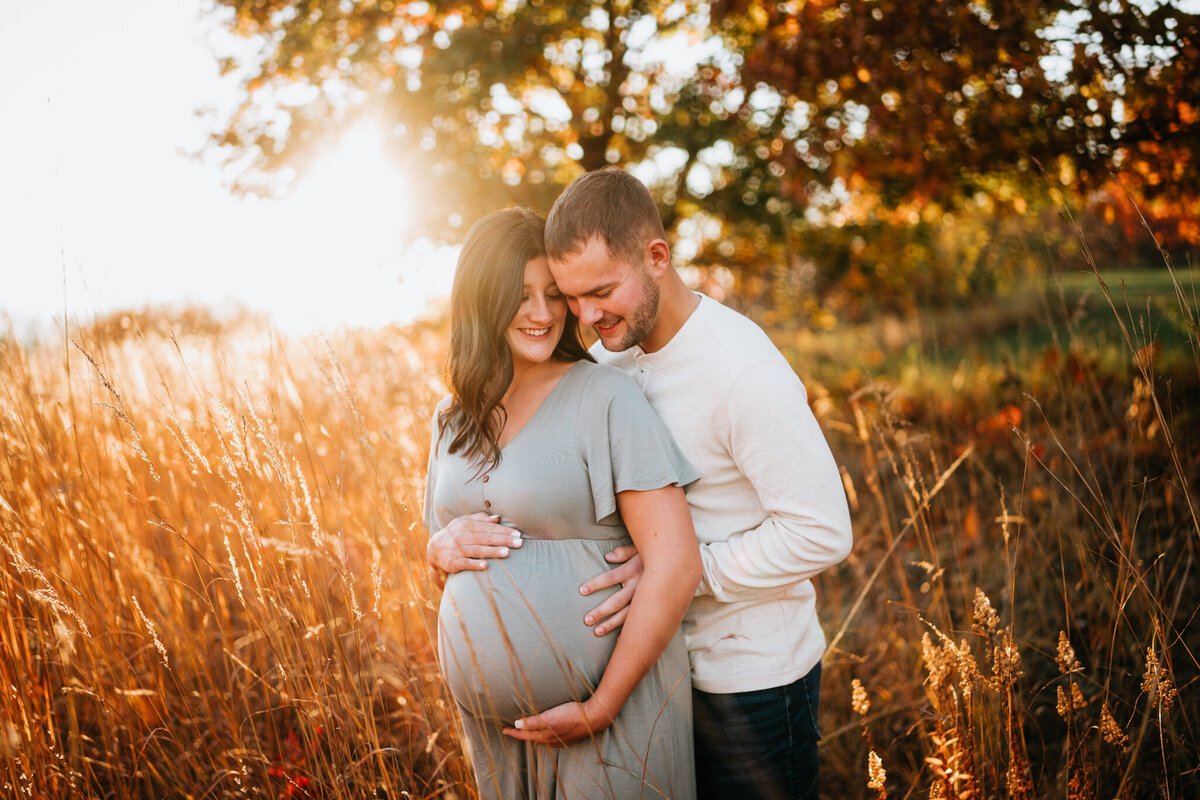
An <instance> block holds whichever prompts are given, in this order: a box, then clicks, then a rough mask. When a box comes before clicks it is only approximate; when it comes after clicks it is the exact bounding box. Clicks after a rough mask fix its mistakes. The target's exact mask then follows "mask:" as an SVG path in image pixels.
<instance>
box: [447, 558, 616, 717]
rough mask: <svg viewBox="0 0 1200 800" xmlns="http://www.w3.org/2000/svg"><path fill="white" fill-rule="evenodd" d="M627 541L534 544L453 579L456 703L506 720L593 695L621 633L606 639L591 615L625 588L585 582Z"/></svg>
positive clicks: (451, 670)
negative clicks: (583, 588)
mask: <svg viewBox="0 0 1200 800" xmlns="http://www.w3.org/2000/svg"><path fill="white" fill-rule="evenodd" d="M617 544H620V542H611V541H592V540H583V539H568V540H555V541H550V540H538V539H530V540H526V541H525V543H524V545H523V546H522V547H521V548H520V549H519V550H513V551H511V554H510V555H509V557H508V558H506V559H496V560H493V561H491V562H489V565H488V568H487V569H486V570H483V571H480V572H459V573H455V574H454V575H451V576H450V577H449V579H448V580H447V581H446V589H445V592H444V593H443V595H442V604H441V608H440V609H439V611H438V646H439V650H440V655H441V662H442V671H443V672H444V673H445V675H446V681H447V683H448V685H449V687H450V691H451V692H452V693H453V695H454V699H455V700H457V701H458V703H459V704H460V705H461V706H462V707H463V708H464V709H466V711H468V712H469V713H471V714H472V715H474V716H476V717H479V718H481V719H484V720H489V721H492V722H495V723H498V724H504V723H511V722H512V721H513V720H514V719H516V718H518V717H522V716H526V715H529V714H536V713H537V712H539V711H545V710H546V709H548V708H552V707H553V706H556V705H559V704H561V703H565V702H568V701H571V700H584V699H587V697H588V696H589V695H590V694H591V693H592V691H593V690H594V689H595V687H596V685H597V684H598V683H599V681H600V676H601V675H603V673H604V668H605V666H606V665H607V664H608V659H609V656H611V655H612V651H613V647H614V646H615V645H616V639H617V635H616V633H615V632H613V633H608V634H606V635H605V636H602V637H597V636H596V635H595V634H594V633H592V629H591V628H589V627H588V626H587V625H584V624H583V616H584V614H585V613H587V612H588V611H590V610H591V609H592V608H594V607H595V606H596V605H597V604H598V603H599V602H600V601H601V600H602V599H603V598H605V597H607V596H608V595H609V594H612V593H613V592H614V591H616V589H615V588H614V589H605V590H604V591H602V592H596V593H593V594H591V595H589V596H587V597H584V596H582V595H580V594H579V585H580V584H581V583H583V582H584V581H586V580H588V579H589V578H592V577H595V576H596V575H598V574H600V573H601V572H603V571H604V570H605V569H607V568H608V567H609V566H610V565H609V564H607V562H605V561H604V554H605V553H607V552H608V551H609V550H611V549H613V547H615V546H616V545H617Z"/></svg>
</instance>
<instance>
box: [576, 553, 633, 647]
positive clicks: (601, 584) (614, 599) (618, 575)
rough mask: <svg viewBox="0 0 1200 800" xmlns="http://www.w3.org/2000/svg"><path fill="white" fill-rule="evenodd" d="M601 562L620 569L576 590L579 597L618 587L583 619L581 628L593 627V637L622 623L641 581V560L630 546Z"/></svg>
mask: <svg viewBox="0 0 1200 800" xmlns="http://www.w3.org/2000/svg"><path fill="white" fill-rule="evenodd" d="M604 560H605V561H607V562H609V563H610V564H620V566H618V567H615V568H614V569H610V570H609V571H608V572H604V573H601V574H599V575H597V576H596V577H594V578H592V579H591V580H590V581H588V582H587V583H585V584H583V585H582V586H580V587H579V593H580V594H582V595H589V594H592V593H594V592H598V591H599V590H601V589H606V588H608V587H609V586H620V587H621V588H620V589H618V590H617V591H616V592H614V593H613V594H611V595H609V596H608V598H607V599H605V601H604V602H603V603H601V604H600V605H598V606H596V607H595V608H593V609H592V610H591V611H589V612H588V613H587V615H586V616H585V617H584V618H583V622H584V624H585V625H595V626H596V628H595V632H596V635H597V636H603V635H604V634H606V633H608V632H609V631H611V630H615V629H617V628H619V627H621V625H622V624H623V623H624V622H625V615H626V614H627V613H629V604H630V603H631V602H632V601H633V592H634V589H636V588H637V584H638V581H639V580H640V579H641V577H642V557H641V556H640V555H639V554H638V551H637V548H636V547H634V546H633V545H625V546H623V547H618V548H616V549H615V550H613V551H612V552H611V553H608V554H607V555H605V556H604Z"/></svg>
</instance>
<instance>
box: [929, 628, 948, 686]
mask: <svg viewBox="0 0 1200 800" xmlns="http://www.w3.org/2000/svg"><path fill="white" fill-rule="evenodd" d="M921 660H922V661H924V662H925V669H926V671H927V672H928V673H929V685H930V686H931V687H932V688H933V689H934V690H936V689H937V688H938V687H939V686H941V685H942V683H943V682H944V681H945V679H946V676H947V675H948V674H949V672H950V668H951V664H952V662H951V660H950V659H949V658H947V657H946V652H945V650H943V649H942V648H941V647H939V646H935V645H934V643H933V637H931V636H930V635H929V634H928V633H925V634H924V635H923V636H922V637H921Z"/></svg>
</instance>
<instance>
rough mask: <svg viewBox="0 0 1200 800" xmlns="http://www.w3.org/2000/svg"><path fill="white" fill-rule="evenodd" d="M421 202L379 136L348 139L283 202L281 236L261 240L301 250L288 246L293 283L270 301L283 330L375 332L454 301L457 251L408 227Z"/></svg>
mask: <svg viewBox="0 0 1200 800" xmlns="http://www.w3.org/2000/svg"><path fill="white" fill-rule="evenodd" d="M416 201H417V199H416V197H415V195H414V190H413V186H412V184H411V183H410V182H409V181H408V179H407V178H406V177H405V175H404V174H403V173H402V172H401V171H400V170H399V169H398V168H397V167H396V166H395V165H394V164H393V163H392V162H391V161H390V160H389V159H388V158H387V157H386V154H385V153H384V151H383V148H382V139H381V137H380V135H379V132H378V131H377V130H375V129H374V128H372V127H369V126H365V125H364V126H360V127H357V128H354V129H352V130H350V131H349V132H347V134H346V135H344V136H343V137H342V138H341V140H340V141H339V142H338V143H337V145H335V146H334V148H333V149H332V150H330V151H329V153H328V154H326V155H324V156H321V157H319V159H318V161H317V163H316V164H315V165H314V166H313V168H312V170H311V171H310V172H308V173H307V174H305V175H304V176H303V177H302V178H300V179H299V181H298V182H297V185H296V187H295V191H294V193H293V194H292V196H290V197H288V198H287V199H285V200H282V201H278V202H277V205H278V209H277V210H278V212H279V214H278V220H279V228H278V229H276V230H274V231H269V232H268V231H264V232H262V233H263V235H266V236H273V237H282V238H284V239H286V240H287V241H288V242H290V243H291V244H293V245H298V246H289V247H287V248H286V250H287V252H288V253H289V255H290V261H291V263H289V264H287V265H286V266H285V267H284V269H283V270H282V272H281V274H282V275H286V276H287V279H286V280H285V281H283V283H285V284H287V285H285V286H284V287H283V288H281V289H280V290H279V292H278V294H277V295H275V296H273V297H272V299H271V302H270V307H269V309H268V310H269V311H270V312H271V315H272V317H273V318H274V319H275V320H276V321H277V322H278V323H279V324H280V325H281V326H282V327H284V328H311V327H313V326H314V325H316V326H319V327H331V326H334V325H338V324H349V325H352V326H377V325H383V324H387V323H389V322H403V321H408V320H411V319H414V318H416V317H418V316H420V315H421V314H423V313H426V312H427V311H428V310H429V309H430V308H431V304H432V303H434V302H436V300H437V298H439V297H444V296H445V295H447V294H448V293H449V287H450V281H451V279H452V277H453V263H454V259H455V257H456V253H457V250H456V248H448V247H436V246H434V245H433V244H431V243H429V242H428V241H421V240H418V241H416V242H415V243H414V242H413V237H414V235H415V233H416V232H415V231H412V230H411V229H409V227H408V219H409V217H410V210H411V208H412V207H413V203H414V202H416ZM281 266H282V265H281ZM297 278H299V280H295V279H297Z"/></svg>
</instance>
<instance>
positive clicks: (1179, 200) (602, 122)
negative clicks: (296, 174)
mask: <svg viewBox="0 0 1200 800" xmlns="http://www.w3.org/2000/svg"><path fill="white" fill-rule="evenodd" d="M220 5H221V6H225V7H228V10H231V11H232V14H229V11H228V10H222V11H221V12H220V13H222V14H225V15H226V16H224V17H222V18H223V19H224V20H225V22H226V25H227V27H228V28H229V29H230V30H231V31H233V32H235V33H237V34H239V35H242V36H245V37H249V38H252V39H254V41H256V42H257V44H258V45H259V47H258V49H257V52H256V54H255V55H254V56H252V57H251V58H248V59H243V60H241V61H238V60H236V59H229V60H227V62H226V66H227V68H228V69H230V70H238V71H239V72H240V74H241V75H242V76H243V80H242V86H243V89H244V96H243V100H242V103H241V105H240V106H239V107H238V108H237V109H236V111H235V112H234V113H233V114H232V115H231V116H230V117H229V118H228V119H225V120H222V121H221V123H220V130H218V131H216V132H215V133H214V135H213V140H212V143H213V146H214V147H215V148H216V149H217V150H219V151H221V152H223V153H224V154H225V155H226V157H227V158H228V159H229V160H230V162H231V163H234V164H237V165H238V166H239V168H240V171H239V173H238V174H239V177H238V178H237V180H236V188H237V189H239V190H251V191H253V190H262V189H264V188H265V187H269V186H271V185H272V183H273V182H274V181H276V179H277V175H278V173H279V172H280V170H282V169H284V168H287V167H291V168H303V166H304V164H305V162H306V160H307V159H308V157H309V156H310V155H311V154H312V153H313V152H314V151H316V150H318V149H319V147H318V146H319V145H320V144H321V143H322V142H326V141H328V140H329V139H330V138H331V137H335V136H337V135H338V134H339V132H341V131H342V130H344V129H345V128H346V127H347V126H348V125H350V124H352V123H354V122H356V121H362V120H368V121H370V122H372V123H373V124H375V125H376V126H377V127H378V129H379V131H380V132H381V133H380V135H381V136H382V137H384V139H385V140H386V145H387V150H388V151H389V152H390V153H392V154H393V155H394V156H395V157H396V158H397V160H399V161H400V162H402V164H403V167H404V169H405V171H406V172H407V173H408V174H409V175H410V176H411V178H412V181H413V185H414V186H415V187H419V191H420V192H421V194H422V203H421V204H420V205H419V209H418V211H417V212H416V215H417V216H416V219H414V220H412V228H413V229H414V230H420V231H423V232H424V233H426V234H427V235H430V236H433V237H435V238H440V239H454V238H457V237H458V236H459V235H461V233H462V231H464V230H465V227H466V226H467V225H468V224H469V223H470V222H471V221H472V220H474V219H475V218H477V217H478V216H480V215H482V214H483V213H486V212H488V211H491V210H494V209H495V208H497V207H499V206H504V205H508V204H513V203H519V204H524V205H528V206H531V207H533V208H535V209H537V210H540V211H546V210H547V209H548V208H549V206H550V204H551V203H552V201H553V199H554V197H555V196H556V194H557V193H558V191H559V190H560V189H561V188H562V186H564V185H565V184H566V183H568V182H569V181H570V180H571V179H573V178H574V177H575V176H576V175H578V174H579V173H580V172H581V171H583V170H590V169H595V168H597V167H600V166H603V165H605V164H609V163H615V164H626V165H635V164H638V165H643V166H645V167H647V168H648V172H647V173H646V174H648V175H653V176H654V177H653V178H652V183H653V184H654V186H653V188H654V190H655V191H656V192H657V193H658V195H659V197H660V200H661V204H662V208H663V212H664V218H665V220H666V222H667V223H668V228H669V229H670V230H672V232H673V235H675V236H676V237H677V238H678V239H686V240H690V241H689V249H694V250H696V251H697V252H698V256H697V259H696V261H695V263H697V264H698V265H699V266H702V267H705V266H707V267H724V268H729V269H731V270H733V271H734V272H735V273H736V274H737V275H738V280H739V289H741V290H745V291H748V292H750V294H751V298H750V299H752V300H756V301H760V302H763V303H766V304H769V305H772V306H774V307H775V308H777V309H779V310H780V311H788V310H791V309H796V308H798V307H800V306H803V305H805V304H806V303H807V305H808V306H809V307H810V310H811V307H812V301H810V300H804V299H802V298H800V297H798V293H800V292H804V291H808V290H817V291H824V290H828V289H838V288H840V289H843V290H850V289H852V287H853V286H858V287H859V289H858V290H859V291H863V292H866V291H878V290H889V289H890V290H895V289H896V288H897V287H904V288H906V289H907V290H908V292H909V293H912V294H920V293H923V292H925V291H926V289H928V290H929V291H931V292H932V294H931V295H930V296H929V297H928V299H930V300H932V301H934V302H938V301H943V300H945V299H947V298H951V297H954V296H960V295H961V294H963V293H964V290H965V291H966V293H970V292H974V291H980V290H987V289H989V288H991V287H993V286H994V285H996V284H997V283H1003V282H1005V281H1011V280H1013V279H1014V277H1015V276H1019V275H1020V274H1021V270H1022V267H1021V261H1020V259H1017V260H1016V261H1013V260H1008V259H1001V258H999V257H998V256H997V253H998V252H999V250H997V248H996V247H995V242H996V241H997V240H998V237H999V238H1000V239H1012V240H1014V241H1015V240H1017V239H1019V238H1020V236H1022V235H1025V234H1036V232H1038V231H1039V230H1041V229H1042V227H1043V226H1044V210H1045V209H1049V208H1056V207H1057V206H1058V205H1059V204H1060V202H1061V200H1062V198H1061V197H1060V196H1059V195H1058V194H1057V192H1059V191H1061V192H1063V193H1066V194H1067V195H1068V196H1069V198H1071V199H1072V200H1073V202H1074V203H1075V204H1078V205H1085V206H1090V207H1093V208H1094V209H1095V211H1096V215H1097V216H1096V219H1097V220H1100V221H1102V222H1103V223H1105V224H1112V225H1118V226H1119V227H1120V228H1121V230H1122V231H1124V232H1126V233H1128V231H1129V227H1130V224H1131V222H1132V221H1133V219H1132V216H1131V214H1130V212H1129V211H1128V209H1129V208H1130V205H1129V203H1128V197H1127V196H1126V192H1127V191H1128V192H1129V193H1130V194H1131V195H1132V197H1133V198H1134V199H1135V200H1136V201H1137V202H1138V203H1139V204H1140V205H1141V207H1142V208H1143V210H1144V211H1145V212H1146V213H1147V215H1148V216H1149V217H1150V218H1151V221H1152V223H1153V225H1154V227H1155V230H1156V232H1157V233H1158V234H1159V235H1160V238H1161V241H1160V243H1161V244H1165V245H1167V246H1184V245H1189V244H1190V245H1194V244H1196V243H1197V242H1200V222H1197V220H1198V219H1200V196H1198V195H1197V194H1196V192H1195V189H1194V188H1193V187H1195V186H1200V170H1198V169H1197V158H1196V154H1197V147H1196V144H1197V141H1198V138H1197V137H1198V127H1197V123H1198V121H1200V104H1198V103H1197V101H1196V98H1197V97H1200V63H1198V62H1200V15H1197V14H1190V13H1186V12H1184V11H1183V10H1181V9H1180V8H1179V7H1178V6H1177V5H1175V4H1170V3H1156V2H1146V3H1119V2H1099V0H1052V2H1031V0H1004V1H1003V2H990V3H966V2H938V3H915V4H914V3H901V2H899V0H873V1H872V2H854V3H851V2H843V3H834V2H830V1H829V0H808V1H807V2H806V1H805V0H789V1H788V2H783V3H764V2H762V0H719V1H718V2H716V3H713V4H711V5H710V4H708V3H688V2H679V3H669V2H666V0H621V1H620V2H614V3H600V2H595V1H594V0H508V1H506V2H503V3H497V2H496V1H495V0H433V2H426V1H425V0H422V1H421V2H415V3H395V2H392V0H365V1H364V2H350V1H349V0H307V1H304V2H301V1H300V0H286V1H285V0H256V1H255V2H246V1H245V0H220ZM667 53H671V54H672V55H671V56H668V55H666V54H667ZM680 53H684V54H685V56H686V58H685V59H684V60H685V61H686V62H687V65H689V66H685V67H684V68H683V72H680V68H679V67H678V63H679V54H680ZM672 58H673V59H674V64H675V66H672V63H669V62H671V61H672ZM690 65H694V68H693V67H692V66H690ZM1113 175H1115V176H1116V178H1117V179H1118V180H1119V181H1120V184H1119V185H1118V184H1117V183H1114V182H1113ZM1051 187H1053V190H1051ZM947 214H949V215H952V216H949V217H947V216H944V215H947ZM700 221H702V222H704V223H705V224H703V225H701V224H699V222H700ZM968 223H972V224H978V225H979V226H981V230H968V229H967V225H968ZM944 228H948V230H944ZM980 239H981V240H982V242H980V241H974V240H980ZM860 240H861V241H863V242H865V249H864V247H861V246H860V245H859V244H857V242H859V241H860ZM948 240H954V242H955V243H953V244H952V245H947V244H946V242H947V241H948ZM691 245H694V247H691ZM871 250H875V251H878V253H876V254H871V253H870V252H868V251H871ZM864 253H865V255H864ZM880 264H886V265H887V270H888V274H889V275H890V276H891V277H890V278H888V279H887V280H883V281H873V280H866V281H865V282H864V281H858V280H856V279H854V276H855V275H856V274H863V275H866V274H867V273H868V272H869V271H870V269H872V268H874V267H877V266H878V265H880ZM813 269H815V271H816V275H815V276H809V277H806V275H807V273H809V272H811V271H812V270H813ZM856 270H857V273H856ZM921 299H925V298H921Z"/></svg>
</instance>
